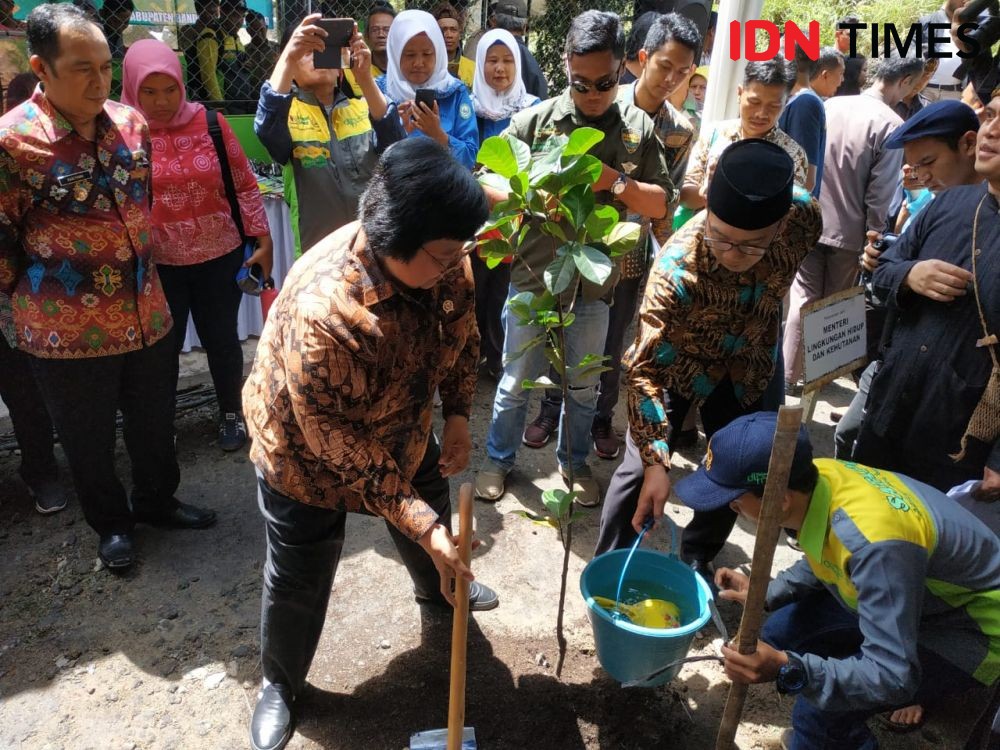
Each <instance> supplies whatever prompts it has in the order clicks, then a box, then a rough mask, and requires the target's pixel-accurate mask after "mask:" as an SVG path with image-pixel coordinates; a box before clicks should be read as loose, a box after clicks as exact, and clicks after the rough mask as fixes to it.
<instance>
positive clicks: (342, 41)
mask: <svg viewBox="0 0 1000 750" xmlns="http://www.w3.org/2000/svg"><path fill="white" fill-rule="evenodd" d="M316 25H317V26H319V27H320V28H321V29H323V31H325V32H326V39H324V40H323V41H324V42H325V43H326V48H325V49H324V50H323V51H322V52H316V53H314V54H313V67H315V68H321V69H324V70H329V69H331V68H349V67H350V66H351V50H350V47H351V37H352V36H354V19H353V18H321V19H319V20H318V21H317V22H316ZM345 58H346V61H345Z"/></svg>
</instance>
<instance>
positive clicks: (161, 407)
mask: <svg viewBox="0 0 1000 750" xmlns="http://www.w3.org/2000/svg"><path fill="white" fill-rule="evenodd" d="M176 360H177V357H176V355H175V354H174V342H173V332H172V331H171V332H169V333H168V334H167V335H166V336H165V337H164V338H162V339H161V340H160V341H158V342H156V343H155V344H153V345H152V346H147V347H144V348H142V349H140V350H138V351H135V352H129V353H127V354H116V355H112V356H108V357H88V358H85V359H42V358H40V357H32V358H31V368H32V371H33V372H34V374H35V379H36V380H37V382H38V387H39V390H40V391H41V393H42V395H43V396H44V398H45V403H46V405H47V406H48V410H49V413H50V414H51V415H52V421H53V422H54V423H55V426H56V430H57V431H58V432H59V440H60V442H61V443H62V447H63V452H64V453H65V454H66V459H67V460H68V462H69V466H70V470H71V472H72V473H73V486H74V488H75V489H76V494H77V497H78V498H79V500H80V506H81V507H82V508H83V515H84V517H85V518H86V519H87V523H89V524H90V526H91V527H92V528H93V529H94V531H96V532H97V533H98V534H100V535H102V536H103V535H106V534H126V533H129V532H131V531H132V528H133V526H134V525H135V524H134V521H133V519H132V511H135V512H138V513H152V514H157V513H163V512H169V511H170V510H173V508H175V507H176V505H177V500H176V499H174V492H175V491H176V490H177V485H178V484H179V483H180V469H179V468H178V466H177V455H176V453H175V451H174V388H173V385H174V380H173V378H174V371H175V370H174V368H175V367H176V365H175V363H176ZM119 409H120V410H121V413H122V418H123V420H124V426H123V431H122V432H123V436H124V438H125V448H126V450H127V451H128V455H129V460H130V462H131V464H132V500H131V505H132V508H131V510H130V509H129V502H128V499H127V498H126V495H125V488H124V487H123V486H122V483H121V482H120V481H119V480H118V476H117V474H116V473H115V442H116V438H117V433H116V427H115V419H116V415H117V412H118V410H119Z"/></svg>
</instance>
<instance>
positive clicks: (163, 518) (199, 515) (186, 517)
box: [135, 503, 215, 529]
mask: <svg viewBox="0 0 1000 750" xmlns="http://www.w3.org/2000/svg"><path fill="white" fill-rule="evenodd" d="M135 521H136V523H148V524H149V525H150V526H156V527H158V528H161V529H205V528H208V527H209V526H211V525H212V524H213V523H215V511H214V510H209V509H208V508H198V507H197V506H194V505H188V504H187V503H177V507H176V508H174V509H173V510H171V511H169V512H168V513H136V514H135Z"/></svg>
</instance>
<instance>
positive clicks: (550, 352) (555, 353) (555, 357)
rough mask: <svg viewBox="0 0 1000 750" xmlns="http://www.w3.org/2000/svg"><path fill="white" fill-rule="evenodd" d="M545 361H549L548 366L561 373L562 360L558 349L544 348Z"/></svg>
mask: <svg viewBox="0 0 1000 750" xmlns="http://www.w3.org/2000/svg"><path fill="white" fill-rule="evenodd" d="M545 359H547V360H548V361H549V364H551V365H552V366H553V367H554V368H556V372H561V371H562V363H563V359H562V354H561V353H560V352H559V349H557V348H555V347H551V346H547V347H545Z"/></svg>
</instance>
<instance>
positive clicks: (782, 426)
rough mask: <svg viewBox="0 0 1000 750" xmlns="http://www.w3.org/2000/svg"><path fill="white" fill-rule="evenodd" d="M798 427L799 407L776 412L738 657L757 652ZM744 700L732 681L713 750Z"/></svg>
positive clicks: (723, 746)
mask: <svg viewBox="0 0 1000 750" xmlns="http://www.w3.org/2000/svg"><path fill="white" fill-rule="evenodd" d="M801 424H802V407H801V406H782V407H781V409H779V411H778V427H777V430H775V433H774V444H773V445H772V446H771V461H770V463H769V464H768V467H767V481H766V482H765V484H764V498H763V501H762V503H761V511H760V519H759V521H758V522H757V538H756V541H755V542H754V546H753V561H752V562H751V568H750V588H749V590H748V591H747V600H746V604H745V605H744V606H743V619H742V620H740V629H739V632H738V633H737V635H736V644H735V645H736V649H737V650H738V651H739V652H740V653H741V654H752V653H754V652H756V651H757V639H758V637H759V636H760V625H761V621H762V620H763V617H764V602H765V599H766V598H767V585H768V583H769V582H770V579H771V565H772V563H773V562H774V549H775V547H777V545H778V535H779V534H780V533H781V503H782V500H784V497H785V492H786V491H787V490H788V476H789V474H790V473H791V470H792V459H793V458H794V457H795V442H796V440H797V439H798V435H799V427H800V426H801ZM746 697H747V686H746V685H745V684H742V683H738V682H734V683H733V684H732V685H731V686H730V688H729V698H728V699H727V700H726V710H725V712H724V713H723V714H722V724H721V725H720V726H719V736H718V738H717V739H716V742H715V750H732V747H733V742H734V741H735V739H736V730H737V729H738V728H739V726H740V718H741V717H742V716H743V704H744V702H745V701H746Z"/></svg>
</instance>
